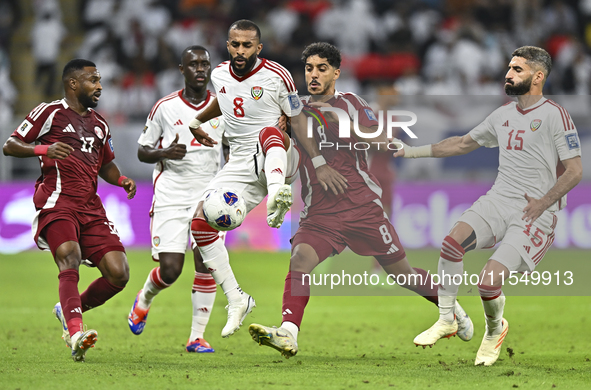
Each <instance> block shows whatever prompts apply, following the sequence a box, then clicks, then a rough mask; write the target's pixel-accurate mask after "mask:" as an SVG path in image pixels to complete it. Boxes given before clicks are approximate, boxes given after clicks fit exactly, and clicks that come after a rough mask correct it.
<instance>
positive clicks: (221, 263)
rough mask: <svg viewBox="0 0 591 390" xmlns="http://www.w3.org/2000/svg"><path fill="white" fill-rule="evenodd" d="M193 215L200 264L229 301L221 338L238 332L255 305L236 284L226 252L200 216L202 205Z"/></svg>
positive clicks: (194, 234)
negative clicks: (200, 259) (201, 259)
mask: <svg viewBox="0 0 591 390" xmlns="http://www.w3.org/2000/svg"><path fill="white" fill-rule="evenodd" d="M195 215H196V217H195V218H193V222H192V223H191V234H192V235H193V239H194V240H195V243H196V244H197V247H198V248H199V252H200V253H201V257H202V258H203V264H204V265H205V267H206V268H207V269H208V270H209V272H210V273H211V276H213V279H214V280H215V282H216V283H217V284H219V285H220V286H221V287H222V290H223V291H224V294H226V297H227V298H228V306H226V309H227V310H228V321H227V322H226V326H224V328H223V329H222V337H229V336H231V335H232V334H234V332H236V331H237V330H238V329H240V326H241V325H242V322H243V321H244V318H245V317H246V316H247V315H248V314H249V313H250V312H251V311H252V309H253V308H254V307H256V304H255V301H254V299H253V298H252V297H251V296H250V295H248V294H246V293H245V292H243V291H242V289H241V288H240V286H239V285H238V282H237V281H236V277H235V276H234V272H233V271H232V267H231V266H230V258H229V256H228V251H227V250H226V247H225V245H224V242H223V240H222V239H220V236H219V232H218V231H217V230H216V229H214V228H212V227H211V226H209V224H208V223H207V222H206V221H205V218H204V217H203V202H200V203H199V205H198V206H197V211H196V212H195Z"/></svg>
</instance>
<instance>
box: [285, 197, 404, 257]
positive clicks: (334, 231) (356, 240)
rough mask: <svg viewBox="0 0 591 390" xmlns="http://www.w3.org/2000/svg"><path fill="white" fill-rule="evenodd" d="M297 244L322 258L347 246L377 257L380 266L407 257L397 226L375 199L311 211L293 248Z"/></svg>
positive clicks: (362, 253) (296, 237) (297, 235)
mask: <svg viewBox="0 0 591 390" xmlns="http://www.w3.org/2000/svg"><path fill="white" fill-rule="evenodd" d="M298 244H308V245H310V246H311V247H312V248H314V250H315V251H316V254H317V255H318V258H319V259H320V261H323V260H324V259H326V258H327V257H328V256H330V255H331V254H338V253H341V252H342V251H343V250H344V249H345V248H346V247H349V248H351V250H352V251H353V252H355V253H357V254H358V255H361V256H373V257H375V258H376V259H377V260H378V262H379V263H380V264H381V265H389V264H393V263H395V262H397V261H400V260H402V259H404V258H405V257H406V253H404V248H402V244H400V240H399V239H398V234H396V231H395V230H394V226H392V223H390V220H389V219H388V218H386V216H385V215H384V209H382V207H381V206H379V205H378V204H376V203H374V202H371V203H368V204H365V205H363V206H360V207H358V208H356V209H352V210H349V211H346V212H340V213H336V214H310V215H309V216H308V217H307V218H305V219H303V220H302V221H301V222H300V227H299V228H298V231H297V232H296V234H295V235H294V237H293V239H292V244H291V246H292V248H295V247H296V246H297V245H298Z"/></svg>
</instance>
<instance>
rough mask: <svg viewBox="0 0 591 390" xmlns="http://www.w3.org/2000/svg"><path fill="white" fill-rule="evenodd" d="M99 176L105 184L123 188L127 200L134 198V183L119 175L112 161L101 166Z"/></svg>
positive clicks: (117, 168) (119, 172)
mask: <svg viewBox="0 0 591 390" xmlns="http://www.w3.org/2000/svg"><path fill="white" fill-rule="evenodd" d="M99 176H100V177H102V178H103V180H105V181H106V182H107V183H109V184H112V185H114V186H119V187H123V189H125V192H127V199H133V197H134V196H135V191H136V186H135V181H133V179H130V178H128V177H125V176H123V175H121V171H119V167H118V166H117V164H115V162H114V161H110V162H108V163H107V164H105V165H103V166H102V167H101V169H100V170H99Z"/></svg>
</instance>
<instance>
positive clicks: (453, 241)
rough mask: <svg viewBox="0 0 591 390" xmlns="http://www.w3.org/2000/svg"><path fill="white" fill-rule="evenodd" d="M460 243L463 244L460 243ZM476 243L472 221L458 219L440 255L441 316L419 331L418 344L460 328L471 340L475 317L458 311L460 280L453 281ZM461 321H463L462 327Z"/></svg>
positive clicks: (449, 334) (434, 341) (454, 331)
mask: <svg viewBox="0 0 591 390" xmlns="http://www.w3.org/2000/svg"><path fill="white" fill-rule="evenodd" d="M460 243H461V244H460ZM475 247H476V233H475V232H474V229H472V227H471V226H470V225H468V224H467V223H465V222H458V223H457V224H456V225H455V226H454V228H453V229H452V231H451V232H450V234H449V235H448V236H447V237H445V238H444V240H443V243H442V246H441V253H440V257H439V265H438V273H439V277H440V281H441V283H440V286H439V290H438V300H439V303H438V307H439V320H438V321H437V322H436V323H435V324H434V325H433V326H432V327H430V328H429V329H427V330H426V331H424V332H423V333H421V334H419V335H418V336H417V337H415V339H414V343H415V345H417V346H419V345H420V346H423V347H425V346H427V345H428V346H432V345H433V344H435V343H436V342H437V340H439V339H442V338H450V337H452V336H455V335H456V334H457V333H458V332H460V333H461V334H462V335H464V336H463V337H462V339H465V341H468V340H469V339H471V338H472V333H473V326H472V321H471V320H470V319H469V317H467V316H466V315H465V312H464V311H463V310H459V313H458V314H460V316H457V315H456V310H455V309H456V306H457V301H456V297H457V294H458V289H459V284H457V282H456V283H454V276H456V275H460V277H461V275H462V272H463V270H464V264H463V262H462V260H463V257H464V254H465V253H466V251H467V250H472V249H474V248H475ZM460 323H461V324H462V325H461V327H460Z"/></svg>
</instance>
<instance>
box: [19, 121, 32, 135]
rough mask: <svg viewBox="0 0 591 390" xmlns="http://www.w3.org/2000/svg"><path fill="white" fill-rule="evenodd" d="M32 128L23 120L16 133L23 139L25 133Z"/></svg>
mask: <svg viewBox="0 0 591 390" xmlns="http://www.w3.org/2000/svg"><path fill="white" fill-rule="evenodd" d="M32 128H33V125H32V124H31V122H29V121H28V120H26V119H25V120H24V121H23V123H21V125H20V126H19V128H18V130H17V131H18V133H19V134H20V135H22V136H23V137H24V136H26V135H27V133H28V132H29V131H30V130H31V129H32Z"/></svg>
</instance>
